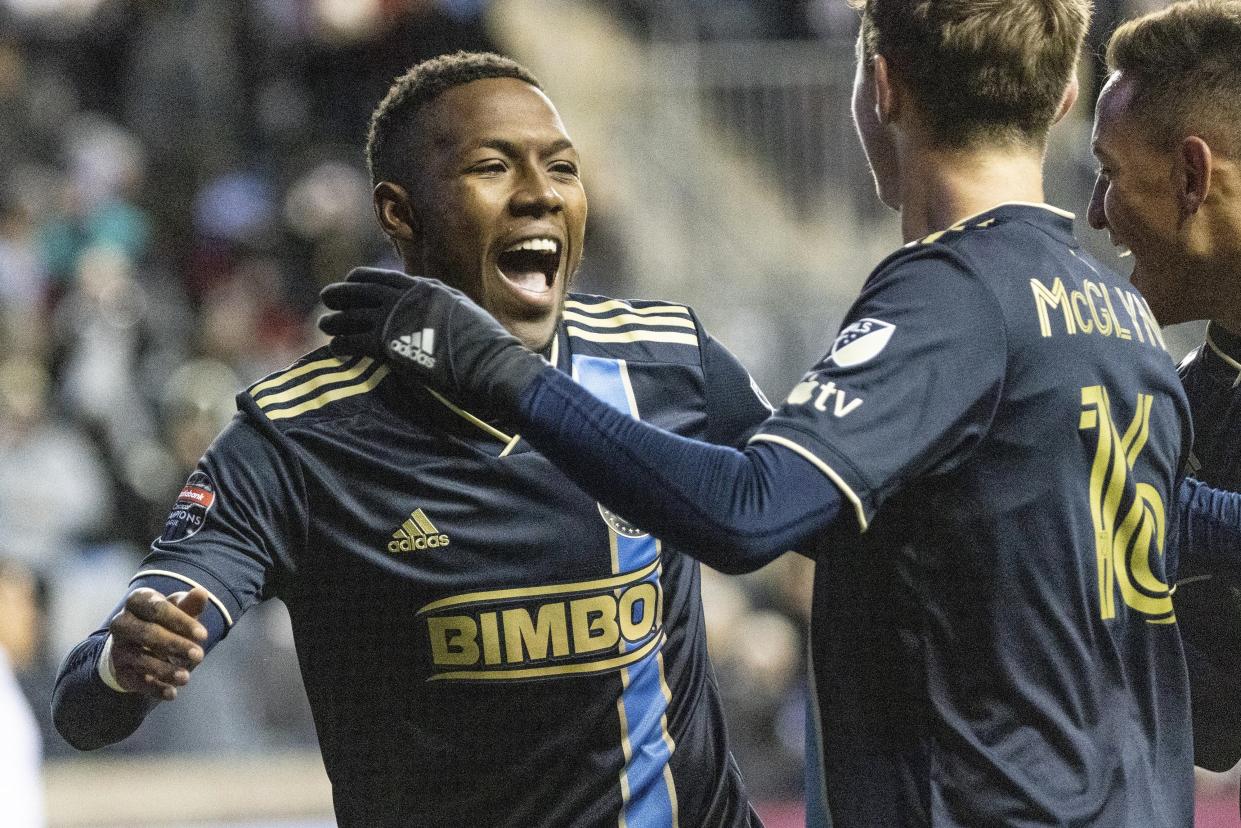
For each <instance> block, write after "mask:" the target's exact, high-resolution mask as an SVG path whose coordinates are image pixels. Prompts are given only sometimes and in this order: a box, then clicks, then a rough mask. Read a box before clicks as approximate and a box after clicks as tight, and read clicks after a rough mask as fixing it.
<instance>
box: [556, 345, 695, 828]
mask: <svg viewBox="0 0 1241 828" xmlns="http://www.w3.org/2000/svg"><path fill="white" fill-rule="evenodd" d="M573 376H574V378H575V379H576V380H577V381H578V382H579V383H581V384H582V385H583V386H585V387H586V388H587V389H588V390H589V391H590V392H591V393H592V394H594V395H595V396H596V397H598V398H599V399H601V400H603V401H604V402H606V403H607V404H608V405H610V406H612V407H613V408H615V409H617V410H618V411H623V412H624V413H626V414H628V415H630V416H631V417H633V418H634V419H638V412H637V411H636V410H635V409H634V406H632V405H631V404H630V394H629V393H628V392H627V390H626V377H625V366H624V362H623V361H621V360H615V359H603V358H601V357H591V356H580V355H574V357H573ZM616 556H617V566H618V569H619V571H620V572H632V571H634V570H636V569H641V568H642V567H644V566H646V565H648V564H650V563H651V562H652V561H654V560H655V559H656V558H658V557H659V544H658V543H657V542H656V540H655V538H653V537H651V536H650V535H644V536H642V537H640V538H630V537H626V536H624V535H620V534H617V535H616ZM658 578H659V570H658V569H657V570H656V571H655V572H653V573H652V574H651V576H650V577H649V578H648V579H647V580H649V581H652V582H654V581H656V580H658ZM657 594H662V593H657ZM634 611H635V612H641V611H642V610H640V609H639V607H638V606H635V607H634ZM659 611H660V610H659V608H656V612H659ZM660 614H661V615H662V613H660ZM640 643H642V642H639V644H640ZM634 646H638V644H630V643H629V642H626V641H625V640H624V639H623V638H622V640H621V648H622V651H625V650H629V649H632V647H634ZM660 672H661V666H660V662H659V654H658V650H656V651H654V652H652V653H651V655H649V656H647V657H646V658H645V659H643V660H642V661H640V662H638V663H637V664H635V665H633V666H632V667H628V668H626V670H625V673H626V674H627V683H626V686H625V689H624V692H623V694H622V698H621V704H622V705H623V706H624V711H625V722H626V724H627V729H628V737H629V744H630V758H629V765H628V767H627V768H626V769H625V779H626V782H627V786H628V789H629V799H628V801H627V802H626V803H625V825H626V826H627V827H628V828H664V827H665V826H672V825H675V824H676V823H675V822H674V817H673V809H674V805H673V796H674V793H673V791H672V790H671V789H670V788H669V779H670V778H671V776H670V775H666V774H665V773H664V771H665V769H666V768H667V766H668V761H669V759H671V757H672V754H671V750H670V748H669V745H670V743H671V742H670V740H667V739H665V738H664V729H665V727H666V723H665V718H664V717H665V714H666V713H667V708H668V701H667V698H666V697H665V696H664V692H663V677H662V676H661V675H660Z"/></svg>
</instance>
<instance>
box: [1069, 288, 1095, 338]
mask: <svg viewBox="0 0 1241 828" xmlns="http://www.w3.org/2000/svg"><path fill="white" fill-rule="evenodd" d="M1069 299H1071V300H1072V303H1073V316H1075V317H1076V318H1077V325H1078V327H1079V328H1081V329H1082V333H1090V332H1091V331H1093V330H1094V325H1092V324H1091V323H1090V322H1088V321H1086V320H1085V319H1083V318H1082V305H1085V304H1086V297H1085V296H1084V295H1082V292H1081V291H1080V290H1075V291H1073V292H1071V293H1070V294H1069Z"/></svg>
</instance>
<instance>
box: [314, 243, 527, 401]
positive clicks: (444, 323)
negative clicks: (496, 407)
mask: <svg viewBox="0 0 1241 828" xmlns="http://www.w3.org/2000/svg"><path fill="white" fill-rule="evenodd" d="M322 298H323V304H324V305H326V306H327V307H328V308H329V309H330V310H331V311H332V312H331V313H328V314H325V315H324V316H323V317H322V318H321V319H320V320H319V327H320V329H322V330H323V332H324V333H326V334H328V335H330V336H331V337H332V343H331V348H332V351H333V352H334V353H337V354H341V355H346V354H348V355H352V354H365V355H367V356H371V357H374V358H376V359H382V360H385V361H386V362H387V363H388V365H390V366H391V367H392V369H393V370H394V371H396V372H398V373H400V374H402V375H404V376H406V377H409V378H411V379H414V380H417V381H420V382H425V383H427V384H428V385H431V386H433V387H435V388H437V389H439V390H441V391H444V392H447V393H449V394H452V395H454V396H457V397H459V398H461V399H469V400H472V401H476V402H484V403H501V404H511V403H513V402H515V401H516V399H517V397H518V395H519V394H520V393H521V391H522V389H524V388H525V387H526V385H527V383H528V382H529V381H530V380H532V379H533V378H534V377H535V375H536V374H538V372H539V371H541V370H544V369H545V368H548V365H547V362H546V361H545V360H543V359H542V358H541V357H540V356H538V355H537V354H534V353H532V352H531V351H529V350H527V349H526V348H525V346H523V345H522V344H521V342H520V341H519V340H518V339H517V338H516V337H514V336H513V335H512V334H511V333H509V332H508V331H507V330H505V329H504V327H503V326H502V325H501V324H500V323H499V322H497V321H496V320H495V318H494V317H493V316H491V314H489V313H487V311H485V310H483V309H482V308H481V307H479V306H478V305H476V304H475V303H474V302H473V301H472V300H471V299H470V298H469V297H468V296H466V295H465V294H464V293H462V292H461V291H459V290H457V289H455V288H451V287H449V286H448V285H445V284H444V283H443V282H440V281H437V280H435V279H424V278H421V277H412V276H406V275H405V274H403V273H396V272H394V271H391V270H379V269H376V268H369V267H360V268H355V269H354V270H353V271H351V272H350V274H349V276H348V277H347V278H346V279H345V281H343V282H336V283H334V284H331V285H328V286H327V287H326V288H324V289H323V293H322Z"/></svg>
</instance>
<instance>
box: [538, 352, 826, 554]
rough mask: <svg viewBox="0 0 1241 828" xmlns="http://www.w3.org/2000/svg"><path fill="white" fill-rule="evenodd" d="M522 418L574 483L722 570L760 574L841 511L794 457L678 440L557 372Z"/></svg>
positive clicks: (766, 447) (760, 447) (770, 448)
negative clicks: (783, 553)
mask: <svg viewBox="0 0 1241 828" xmlns="http://www.w3.org/2000/svg"><path fill="white" fill-rule="evenodd" d="M516 414H517V416H518V419H519V421H520V423H521V424H522V426H523V427H524V430H523V431H522V436H523V437H524V438H526V439H528V440H529V441H530V442H531V444H532V445H534V446H535V447H536V448H538V449H539V451H541V452H542V453H543V454H545V455H546V456H547V457H548V459H550V460H551V461H552V462H553V463H555V464H556V465H557V466H558V467H559V468H560V469H561V471H563V472H564V473H565V474H566V475H568V476H569V477H570V478H571V479H572V480H573V482H574V483H577V484H578V485H579V486H581V487H582V488H583V489H585V490H586V491H587V492H589V493H590V494H591V495H592V496H593V497H596V498H598V499H599V500H600V501H601V502H602V503H603V504H604V505H605V506H607V507H608V508H609V509H612V510H613V511H615V512H617V513H619V514H621V515H623V516H625V517H626V518H627V519H630V520H633V521H635V522H636V523H638V524H639V525H640V526H642V528H643V529H646V530H648V531H650V532H651V533H653V534H655V535H657V536H659V537H660V538H662V539H663V540H665V541H668V542H669V543H672V544H675V545H676V546H678V547H680V548H683V549H685V550H686V551H688V552H690V553H691V554H693V555H694V557H696V558H698V559H699V560H701V561H703V562H704V563H707V564H709V565H711V566H713V567H715V568H716V569H719V570H721V571H723V572H748V571H750V570H753V569H757V568H758V567H760V566H762V565H764V564H766V563H768V562H769V561H771V560H772V559H774V558H776V557H777V556H779V555H780V554H781V553H782V552H784V551H786V550H788V549H792V548H794V547H798V546H799V545H800V544H801V543H802V541H804V540H806V539H807V538H808V537H810V536H811V535H813V534H814V533H816V532H818V531H820V530H822V529H823V528H825V527H826V526H827V525H828V524H830V523H831V522H832V521H833V520H834V519H835V518H836V515H837V514H838V513H839V511H840V503H841V496H840V492H839V491H838V490H837V489H836V487H835V486H833V485H832V483H831V482H830V481H829V480H828V479H827V478H826V477H824V476H823V474H822V473H820V472H819V471H818V470H817V469H815V468H814V466H812V465H811V464H810V463H809V462H808V461H807V460H805V459H803V458H802V457H800V456H799V455H797V454H795V453H794V452H792V451H789V450H788V449H785V448H782V447H780V446H777V445H773V444H771V443H756V444H753V445H751V446H748V447H747V448H746V449H745V450H743V451H738V450H736V449H732V448H728V447H725V446H714V445H709V444H707V443H700V442H698V441H695V440H690V439H687V438H685V437H680V436H678V435H675V434H671V433H669V432H666V431H663V430H662V429H659V428H655V427H654V426H651V425H649V424H647V423H643V422H640V421H638V420H634V419H632V418H630V417H629V416H627V415H625V414H622V413H621V412H619V411H617V410H616V409H614V408H612V407H611V406H609V405H608V404H607V403H605V402H603V401H602V400H599V399H598V398H596V397H594V396H592V395H591V394H589V393H587V392H586V391H585V390H584V389H583V388H582V387H581V386H579V385H578V384H577V383H575V382H574V381H573V380H572V379H570V378H569V377H568V376H566V375H565V374H562V373H560V372H559V371H556V370H554V369H552V368H551V367H550V366H549V367H547V368H546V369H545V370H542V371H540V372H539V373H538V374H537V375H536V377H535V378H534V380H533V381H531V382H530V383H529V385H528V386H527V388H526V389H525V391H524V393H522V394H521V396H520V397H519V399H518V402H517V406H516ZM616 468H624V469H625V470H626V473H625V474H623V475H619V474H614V473H613V472H612V470H613V469H616Z"/></svg>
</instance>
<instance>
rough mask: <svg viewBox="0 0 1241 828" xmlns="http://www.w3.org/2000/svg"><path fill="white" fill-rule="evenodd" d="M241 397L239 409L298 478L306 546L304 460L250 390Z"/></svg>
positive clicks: (308, 519) (306, 512)
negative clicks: (257, 402) (261, 409)
mask: <svg viewBox="0 0 1241 828" xmlns="http://www.w3.org/2000/svg"><path fill="white" fill-rule="evenodd" d="M239 397H240V400H239V404H238V406H237V408H238V411H239V412H241V414H242V416H243V418H244V419H245V421H246V423H247V424H248V425H249V426H250V427H251V428H253V429H254V430H255V431H256V432H258V433H259V434H260V435H261V436H262V437H263V438H264V439H265V440H267V441H268V442H269V443H271V444H272V446H273V447H274V448H275V449H276V452H277V453H278V454H279V455H280V456H281V457H282V458H283V459H284V461H285V463H286V464H288V467H289V472H290V473H291V474H292V475H294V477H295V478H296V479H297V488H298V490H299V492H300V494H301V498H302V509H301V512H302V515H301V524H302V525H301V530H302V537H301V541H302V546H303V547H305V545H306V542H307V541H308V539H309V538H310V508H309V504H308V503H307V502H306V501H305V495H306V474H305V469H304V468H303V466H302V460H301V458H300V457H298V455H297V452H295V451H293V449H292V447H291V446H290V445H289V443H290V442H291V441H290V440H289V438H288V437H287V436H286V435H285V434H284V432H282V431H281V430H280V429H279V428H277V427H276V424H275V423H274V422H272V421H271V420H269V419H267V417H265V416H263V413H262V412H261V411H258V410H257V409H258V405H257V404H256V403H255V402H254V398H253V397H251V396H250V392H249V390H246V391H243V392H242V393H241V394H240V395H239ZM241 403H245V404H241Z"/></svg>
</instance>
